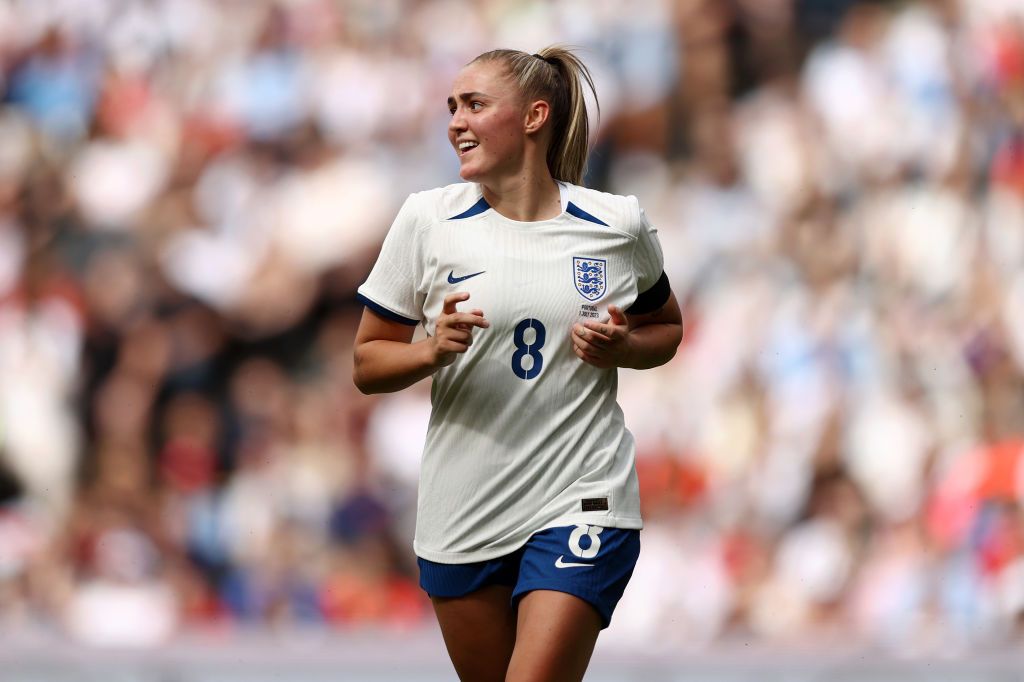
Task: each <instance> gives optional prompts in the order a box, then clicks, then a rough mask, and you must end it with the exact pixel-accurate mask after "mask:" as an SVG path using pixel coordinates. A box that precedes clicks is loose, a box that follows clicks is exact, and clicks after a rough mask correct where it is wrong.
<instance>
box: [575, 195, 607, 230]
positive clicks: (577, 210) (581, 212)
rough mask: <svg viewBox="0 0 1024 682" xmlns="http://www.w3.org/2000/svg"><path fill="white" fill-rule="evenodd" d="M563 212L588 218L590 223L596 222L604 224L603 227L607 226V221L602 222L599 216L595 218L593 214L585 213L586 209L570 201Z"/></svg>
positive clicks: (584, 218)
mask: <svg viewBox="0 0 1024 682" xmlns="http://www.w3.org/2000/svg"><path fill="white" fill-rule="evenodd" d="M565 212H566V213H568V214H569V215H574V216H576V217H577V218H580V219H582V220H589V221H590V222H592V223H597V224H598V225H604V226H605V227H608V223H606V222H604V221H603V220H601V219H600V218H595V217H594V216H592V215H590V214H589V213H587V212H586V211H584V210H583V209H582V208H580V207H579V206H577V205H576V204H574V203H572V202H571V201H570V202H569V205H568V206H566V207H565Z"/></svg>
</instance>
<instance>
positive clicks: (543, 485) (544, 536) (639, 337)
mask: <svg viewBox="0 0 1024 682" xmlns="http://www.w3.org/2000/svg"><path fill="white" fill-rule="evenodd" d="M585 86H586V87H588V88H589V89H590V90H591V92H594V86H593V81H592V80H591V77H590V74H589V72H588V70H587V68H586V66H585V65H584V64H583V63H582V62H581V61H580V60H579V59H578V58H577V57H576V55H575V54H573V53H572V52H571V51H569V50H567V49H564V48H562V47H557V46H556V47H549V48H546V49H544V50H541V51H540V52H539V53H537V54H527V53H524V52H519V51H516V50H494V51H492V52H487V53H485V54H482V55H480V56H479V57H477V58H476V59H474V60H473V61H472V62H470V63H469V64H468V65H466V67H465V68H463V69H462V70H461V71H460V72H459V74H458V76H457V77H456V79H455V82H454V85H453V88H452V92H451V95H450V97H449V98H448V108H449V110H450V111H451V114H452V118H451V123H450V124H449V126H448V137H449V140H450V141H451V144H452V147H453V148H454V150H455V153H456V154H457V155H458V158H459V162H460V175H461V177H462V179H463V180H465V181H466V182H464V183H461V184H455V185H450V186H448V187H442V188H438V189H433V190H429V191H425V192H420V193H417V194H413V195H411V196H410V197H409V198H408V200H407V201H406V202H405V204H404V205H403V207H402V209H401V210H400V212H399V214H398V217H397V219H396V220H395V222H394V225H392V227H391V230H390V232H389V233H388V236H387V238H386V240H385V242H384V245H383V247H382V249H381V253H380V256H379V257H378V259H377V263H376V265H375V266H374V268H373V270H372V272H371V273H370V275H369V277H368V279H367V281H366V282H365V283H364V284H363V285H362V286H361V287H360V288H359V297H360V300H361V301H362V302H363V303H364V305H365V306H366V307H365V310H364V312H363V317H362V320H361V322H360V325H359V330H358V332H357V337H356V345H355V368H354V372H353V374H354V377H353V378H354V381H355V383H356V385H357V386H358V387H359V388H360V390H362V391H363V392H365V393H379V392H387V391H397V390H401V389H403V388H405V387H407V386H409V385H411V384H413V383H415V382H417V381H420V380H421V379H424V378H426V377H428V376H429V377H432V378H433V386H432V393H431V399H432V413H431V419H430V425H429V428H428V432H427V438H426V444H425V446H424V451H423V463H422V471H421V477H420V488H419V499H418V509H417V523H416V538H415V542H414V549H415V552H416V555H417V557H418V560H419V566H420V584H421V585H422V587H423V588H424V589H425V590H426V591H427V593H428V594H429V595H430V597H431V600H432V603H433V605H434V610H435V613H436V615H437V619H438V622H439V623H440V626H441V631H442V633H443V636H444V640H445V644H446V646H447V648H448V653H449V655H450V656H451V659H452V662H453V664H454V666H455V669H456V671H457V672H458V675H459V677H460V679H462V680H467V681H478V680H479V681H485V680H534V681H536V680H558V681H559V682H565V681H566V680H579V679H582V677H583V674H584V672H585V671H586V668H587V665H588V663H589V661H590V656H591V654H592V652H593V649H594V644H595V642H596V640H597V637H598V634H599V632H600V631H601V629H603V628H604V627H607V625H608V623H609V621H610V620H611V616H612V611H613V610H614V608H615V605H616V603H617V602H618V600H619V598H620V597H621V596H622V593H623V590H624V589H625V587H626V583H627V582H628V580H629V577H630V575H631V574H632V572H633V567H634V566H635V564H636V560H637V557H638V555H639V551H640V539H639V530H640V528H641V526H642V521H641V518H640V503H639V494H638V486H637V478H636V471H635V467H634V454H635V453H634V445H633V438H632V436H631V435H630V433H629V431H627V430H626V428H625V425H624V423H623V417H622V411H621V409H620V408H619V406H618V404H617V403H616V399H615V396H616V386H617V378H616V368H618V367H632V368H638V369H643V368H650V367H656V366H658V365H661V364H664V363H665V362H667V361H668V360H669V359H671V358H672V356H673V355H674V353H675V350H676V347H677V346H678V345H679V342H680V340H681V338H682V322H681V317H680V312H679V306H678V304H677V302H676V299H675V296H674V295H673V293H672V291H671V289H670V287H669V284H668V280H667V278H666V277H665V273H664V271H663V269H662V267H663V261H662V253H661V248H660V245H659V243H658V238H657V233H656V230H655V229H654V228H653V227H651V225H650V224H649V223H648V222H647V219H646V218H645V216H644V213H643V211H642V210H641V209H640V207H639V205H638V202H637V200H636V198H634V197H621V196H615V195H611V194H605V193H602V192H597V191H594V190H590V189H586V188H584V187H581V186H580V184H581V181H582V176H583V169H584V166H585V164H586V159H587V151H588V150H587V127H588V124H587V109H586V103H585V101H584V96H583V95H584V87H585ZM594 94H595V97H596V93H594ZM419 324H422V325H423V326H424V328H425V329H426V332H427V336H426V338H424V339H423V340H421V341H417V342H416V343H412V339H413V331H414V327H415V326H416V325H419Z"/></svg>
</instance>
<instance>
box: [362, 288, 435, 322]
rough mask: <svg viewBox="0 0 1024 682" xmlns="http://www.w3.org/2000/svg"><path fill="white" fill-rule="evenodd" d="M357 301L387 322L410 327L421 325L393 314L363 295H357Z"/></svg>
mask: <svg viewBox="0 0 1024 682" xmlns="http://www.w3.org/2000/svg"><path fill="white" fill-rule="evenodd" d="M356 300H357V301H359V302H360V303H362V304H363V305H365V306H366V307H367V308H369V309H370V310H372V311H373V312H375V313H377V314H378V315H380V316H381V317H383V318H384V319H386V320H391V321H392V322H401V323H402V324H405V325H409V326H410V327H415V326H416V325H418V324H419V323H420V321H419V320H413V319H410V318H408V317H403V316H402V315H399V314H398V313H395V312H391V311H390V310H388V309H387V308H385V307H384V306H382V305H381V304H380V303H377V302H376V301H371V300H370V299H368V298H366V297H365V296H363V295H362V294H356Z"/></svg>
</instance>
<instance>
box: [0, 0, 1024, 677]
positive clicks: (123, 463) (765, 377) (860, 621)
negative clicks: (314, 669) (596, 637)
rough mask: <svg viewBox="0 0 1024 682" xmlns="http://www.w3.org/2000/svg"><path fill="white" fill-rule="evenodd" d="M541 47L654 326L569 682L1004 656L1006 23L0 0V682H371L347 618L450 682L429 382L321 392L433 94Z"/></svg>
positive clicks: (974, 11) (736, 0)
mask: <svg viewBox="0 0 1024 682" xmlns="http://www.w3.org/2000/svg"><path fill="white" fill-rule="evenodd" d="M554 42H565V43H570V44H573V45H577V46H579V47H580V48H581V51H580V55H581V56H582V57H583V59H584V60H585V62H586V63H587V64H588V65H589V66H590V68H591V69H592V70H593V72H594V75H595V78H596V81H597V86H598V90H599V97H600V103H601V118H600V123H599V125H596V118H595V135H594V152H593V155H592V158H591V163H590V169H589V171H588V177H587V184H588V185H589V186H591V187H595V188H598V189H602V190H606V191H610V192H615V193H620V194H635V195H637V196H638V197H639V199H640V202H641V205H642V206H643V207H644V208H645V209H646V211H647V213H648V215H649V216H650V218H651V220H652V222H653V223H654V224H655V225H656V226H657V227H658V228H659V231H660V237H661V240H662V244H663V246H664V250H665V261H666V266H665V267H666V271H667V273H668V275H669V277H670V279H671V282H672V285H673V289H674V290H675V292H676V295H677V296H678V298H679V300H680V301H681V302H682V303H683V307H684V318H685V330H686V336H685V339H684V341H683V345H682V347H681V348H680V351H679V353H678V354H677V356H676V357H675V359H674V360H673V361H672V362H671V363H670V364H668V365H667V366H664V367H661V368H659V369H656V370H652V371H645V372H631V371H623V372H621V389H620V403H621V404H622V406H623V409H624V410H625V412H626V417H627V424H628V425H629V426H630V428H631V430H632V431H633V432H634V434H635V435H636V437H637V443H638V453H637V468H638V471H639V475H640V480H641V486H642V497H643V506H644V513H645V518H646V524H647V525H646V528H645V530H644V532H643V536H642V537H643V545H644V549H643V553H642V556H641V559H640V563H639V565H638V566H637V569H636V573H635V575H634V577H633V580H632V582H631V584H630V587H629V589H628V590H627V592H626V595H625V597H624V599H623V601H622V602H621V604H620V605H619V608H618V611H617V612H616V615H615V619H614V621H613V624H612V626H611V628H610V629H609V630H608V631H606V632H605V633H604V635H602V638H601V640H600V641H599V644H598V654H597V658H596V659H595V661H596V662H598V663H600V662H601V661H608V662H609V663H608V665H609V666H611V667H607V668H602V667H601V666H593V667H592V672H593V675H594V677H593V679H632V678H631V677H629V675H630V674H631V673H629V672H628V665H627V663H628V661H630V660H632V659H631V658H630V657H631V656H634V657H639V656H640V655H641V654H640V652H646V653H645V654H644V655H646V656H648V658H647V659H645V660H648V661H651V660H661V661H669V663H665V664H664V665H663V666H662V667H657V665H655V664H651V665H652V666H654V667H648V668H645V670H646V672H645V673H644V674H645V677H644V679H645V680H653V679H662V678H658V677H657V674H661V673H657V671H662V672H664V671H666V670H669V671H671V670H675V671H677V673H676V674H679V675H681V674H682V673H681V672H678V671H683V670H686V669H687V668H686V663H687V661H697V660H714V659H713V657H714V655H715V652H722V651H733V652H735V651H739V652H743V651H745V650H746V651H751V650H753V649H757V650H758V651H760V652H762V654H764V655H767V656H769V657H771V656H772V655H773V652H786V651H790V652H792V651H804V652H806V651H815V652H818V653H819V654H820V652H823V651H824V652H828V651H839V650H843V651H860V652H865V651H866V652H871V656H870V657H869V658H872V657H873V660H879V659H880V658H885V657H890V658H892V659H893V660H901V659H906V658H914V657H920V658H921V659H922V660H923V659H927V658H932V659H934V658H936V657H937V658H940V659H943V660H947V661H948V660H965V661H970V660H981V659H982V658H984V657H987V656H992V655H994V652H1000V651H1005V650H1008V649H1011V648H1012V647H1013V646H1014V645H1015V644H1018V643H1020V641H1021V639H1022V635H1024V514H1022V506H1021V501H1022V498H1024V467H1022V466H1021V465H1020V461H1021V458H1022V454H1024V3H1022V2H1021V1H1020V0H917V1H909V0H908V1H903V2H896V1H882V0H875V1H870V2H868V1H859V2H857V1H853V0H643V1H637V2H630V3H623V2H613V1H611V0H558V1H554V0H552V1H538V0H528V1H522V0H516V1H514V2H513V1H510V0H481V1H475V2H471V1H469V0H418V1H417V0H288V1H285V0H281V1H277V2H270V1H269V0H268V1H264V0H0V664H2V665H0V678H2V679H40V680H42V679H71V678H66V677H59V675H62V674H70V673H67V670H70V669H71V668H76V666H77V668H76V669H77V671H78V672H77V674H85V673H84V672H83V670H85V669H86V668H87V666H86V668H83V667H82V666H81V665H80V664H76V666H71V665H70V664H69V665H68V666H66V668H67V670H65V669H64V668H61V669H57V668H53V669H48V670H50V672H49V673H48V674H49V675H50V677H47V676H46V675H45V674H42V673H39V672H38V670H36V668H32V666H37V667H38V666H39V665H42V662H43V661H52V660H54V657H55V656H57V657H58V658H59V655H58V653H57V652H67V651H78V652H83V651H84V652H90V651H91V652H96V651H108V652H109V651H120V652H125V651H135V652H148V654H146V655H150V656H158V655H160V654H159V652H165V654H164V655H166V652H168V651H187V650H188V649H187V645H184V644H182V643H183V642H186V643H187V642H193V646H199V647H203V650H204V651H206V652H207V653H206V655H207V656H214V657H216V656H218V655H220V654H218V653H217V652H228V654H226V655H227V656H229V657H230V656H232V655H233V654H231V653H230V652H244V653H239V654H238V656H237V660H239V661H240V660H242V659H243V658H245V657H246V656H250V660H253V659H252V658H251V656H252V655H255V654H259V656H257V658H259V660H261V661H263V662H264V664H268V665H269V663H268V661H272V660H282V659H281V658H277V659H275V658H272V657H271V658H267V654H268V651H275V650H276V651H278V652H280V653H279V656H280V657H284V658H285V659H287V658H288V657H289V656H290V657H291V659H293V660H298V661H306V662H307V663H308V661H309V660H311V659H312V658H316V656H314V655H312V654H311V653H310V652H313V651H315V652H319V653H318V654H317V655H318V656H321V657H327V658H330V656H331V655H334V656H336V658H337V660H335V659H332V660H335V663H337V662H338V661H340V660H342V659H343V658H344V655H345V654H344V653H338V652H348V653H351V654H352V655H356V654H357V653H358V654H360V655H362V656H363V658H362V659H360V660H362V661H363V662H362V663H360V664H358V665H361V666H362V668H359V669H360V670H362V671H363V672H362V673H360V674H361V675H363V676H362V677H357V678H353V679H371V677H372V674H373V671H379V670H381V669H387V668H388V665H389V661H390V664H394V663H395V659H394V657H393V654H392V657H391V658H390V659H389V658H388V656H387V655H384V656H382V657H380V659H379V660H378V659H374V658H373V656H372V655H371V654H368V653H367V648H366V647H367V646H370V649H372V646H371V645H367V644H366V642H367V641H369V640H368V639H367V633H375V634H374V637H373V638H371V639H373V641H378V642H380V641H386V642H390V644H387V645H385V646H383V649H382V651H383V652H384V654H387V652H388V651H393V650H394V647H401V649H402V651H404V652H405V653H406V654H408V655H411V656H413V660H422V661H423V665H422V666H421V667H419V668H418V669H417V670H418V673H413V672H406V673H394V674H395V675H397V677H395V678H394V679H428V678H429V679H435V678H431V677H429V671H431V670H434V671H436V674H437V675H438V677H437V678H436V679H449V678H450V676H451V674H450V673H449V672H448V671H449V670H450V668H449V667H448V664H447V661H446V658H445V657H444V652H443V650H442V647H441V644H440V639H439V637H438V636H437V632H436V626H435V624H434V619H433V614H432V611H431V609H430V606H429V602H428V601H427V599H426V598H425V596H424V595H423V594H422V593H421V592H420V590H419V588H418V587H417V582H416V581H417V573H416V565H415V558H414V556H413V553H412V548H411V536H412V526H413V521H414V519H413V516H414V512H415V495H416V480H417V473H418V461H419V454H420V447H421V444H422V436H423V433H424V432H425V429H426V419H427V415H428V412H429V385H428V382H423V383H422V384H420V385H418V386H416V387H413V388H412V389H408V390H406V391H403V392H401V393H398V394H393V395H383V396H372V397H368V396H363V395H361V394H359V393H358V391H356V390H355V388H354V387H353V386H352V382H351V377H350V372H351V354H352V353H351V351H352V340H353V335H354V332H355V327H356V324H357V321H358V318H359V316H360V314H361V308H360V306H358V305H357V303H356V302H355V299H354V294H355V290H356V287H357V286H358V285H359V284H360V283H361V282H362V281H363V279H364V278H365V276H366V274H367V273H368V271H369V268H370V266H371V265H372V263H373V261H374V259H375V257H376V254H377V251H378V249H379V246H380V243H381V241H382V239H383V237H384V235H385V233H386V231H387V229H388V227H389V225H390V223H391V220H392V219H393V217H394V215H395V213H396V211H397V209H398V207H399V206H400V205H401V203H402V201H403V200H404V199H405V197H406V196H407V194H408V193H409V192H413V191H419V190H422V189H426V188H430V187H434V186H439V185H445V184H449V183H452V182H458V181H459V178H458V171H457V168H458V165H457V159H456V157H455V154H454V153H453V152H452V150H451V149H450V148H449V146H448V142H447V138H446V132H445V129H446V125H447V119H448V112H447V107H446V104H445V99H446V97H447V94H448V91H449V87H450V84H451V80H452V78H453V76H454V75H455V73H456V72H457V71H458V69H459V68H460V67H461V66H462V65H463V64H465V63H466V62H467V61H469V60H470V59H471V58H472V57H474V56H475V55H477V54H479V53H480V52H483V51H485V50H488V49H492V48H494V47H499V46H500V47H514V48H520V49H523V50H526V51H528V52H533V51H536V50H538V49H539V48H541V47H543V46H545V45H547V44H550V43H554ZM381 638H383V639H381ZM282 641H285V642H291V643H292V644H290V645H286V646H283V645H281V642H282ZM245 642H248V643H249V644H248V645H246V644H244V643H245ZM253 642H263V643H270V644H269V645H268V646H269V648H268V646H264V645H263V644H255V645H254V644H253ZM417 643H418V644H417ZM182 646H186V648H185V649H180V648H179V649H176V648H175V647H182ZM246 646H248V649H246V648H245V647H246ZM275 647H276V648H275ZM417 647H418V648H417ZM211 651H212V652H214V653H210V652H211ZM5 652H6V653H5ZM332 652H333V654H332ZM415 652H419V653H415ZM629 652H633V653H632V654H631V653H629ZM83 655H84V656H85V658H84V659H82V660H86V661H90V660H92V661H95V660H98V659H97V658H96V656H97V655H96V654H83ZM90 656H92V658H90ZM181 656H183V657H187V654H181ZM652 656H653V657H654V658H650V657H652ZM709 656H710V657H712V659H708V658H707V657H709ZM417 657H419V659H417ZM602 657H603V658H602ZM103 660H108V659H106V658H104V659H103ZM149 660H153V659H152V658H150V659H149ZM182 660H184V659H182ZM217 660H220V659H217ZM636 660H639V658H637V659H636ZM718 660H719V661H720V663H719V664H720V665H725V664H724V663H721V661H724V660H734V659H732V658H730V657H729V656H725V657H720V659H718ZM773 660H774V659H773ZM783 660H785V659H783ZM988 660H991V659H988ZM615 661H617V662H618V663H615ZM672 661H676V662H678V661H681V662H682V663H681V665H676V664H674V663H671V662H672ZM179 663H180V660H179ZM332 665H333V664H332ZM358 665H357V666H356V668H358ZM615 665H620V667H619V668H614V666H615ZM19 666H20V667H19ZM431 666H433V667H431ZM622 666H627V667H622ZM356 668H352V670H355V669H356ZM30 669H31V670H36V672H35V673H31V672H30ZM230 669H231V668H230V666H229V667H228V668H224V669H220V670H221V671H222V674H221V677H218V678H217V679H236V678H232V677H230V675H229V674H228V673H227V672H224V670H229V671H230ZM712 669H713V664H712ZM1018 669H1019V668H1018ZM4 670H6V673H4V672H3V671H4ZM175 670H176V671H177V672H174V671H175ZM291 670H292V671H293V673H294V671H295V670H299V668H295V667H292V668H291ZM338 670H339V668H335V669H334V671H335V672H337V671H338ZM609 670H619V671H620V672H618V673H610V672H608V671H609ZM765 670H766V669H765V668H762V669H761V672H760V676H759V677H757V679H766V678H765V677H764V675H765V674H767V673H765ZM62 671H63V672H62ZM168 671H171V672H168ZM602 671H604V672H602ZM250 672H251V671H250ZM307 672H308V671H307ZM904 673H906V671H904ZM5 674H6V675H7V677H4V675H5ZM119 674H122V675H124V674H125V673H123V672H122V673H119ZM136 674H137V675H138V677H131V676H130V675H129V676H128V677H124V676H122V677H121V678H120V679H145V680H150V679H153V680H156V679H159V680H172V679H173V680H192V679H200V677H198V676H196V675H199V673H198V672H196V673H195V674H194V675H193V676H189V674H188V673H186V672H182V669H181V668H180V666H179V668H175V667H174V665H173V664H171V663H168V664H167V667H165V669H163V672H160V673H159V674H158V675H157V674H156V673H152V671H151V670H149V669H148V668H139V669H138V670H136ZM602 674H605V675H612V676H611V677H607V678H605V677H600V676H601V675H602ZM664 674H669V673H664ZM709 674H711V673H709ZM809 674H810V673H809ZM31 675H36V676H35V677H31ZM446 675H447V677H446ZM615 675H618V676H617V677H616V676H615ZM314 677H315V675H313V674H312V673H309V674H306V675H303V676H302V679H313V678H314ZM74 679H80V678H77V677H76V678H74ZM81 679H85V678H81ZM89 679H92V678H89ZM97 679H99V678H97ZM102 679H115V677H113V676H110V675H108V676H106V677H104V678H102ZM203 679H206V678H203ZM237 679H255V678H254V677H252V676H250V677H238V678H237ZM274 679H281V678H279V677H275V678H274ZM372 679H376V678H372ZM588 679H590V678H588ZM664 679H684V677H671V678H669V677H665V678H664ZM685 679H690V678H685ZM705 679H707V678H705ZM721 679H725V678H724V677H721ZM729 679H741V678H740V677H736V678H729ZM742 679H747V678H745V677H744V678H742ZM786 679H803V678H794V677H787V678H786ZM808 679H810V678H808ZM813 679H819V678H817V677H814V678H813ZM832 679H835V676H834V675H833V676H832ZM851 679H852V678H851ZM871 679H880V678H876V677H872V678H871ZM893 679H907V675H906V674H902V676H900V675H897V676H895V677H893ZM943 679H953V677H949V676H945V677H943ZM978 679H980V678H978ZM985 679H994V678H991V677H988V678H985ZM998 679H1003V678H998ZM1006 679H1010V678H1006ZM1013 679H1016V678H1013Z"/></svg>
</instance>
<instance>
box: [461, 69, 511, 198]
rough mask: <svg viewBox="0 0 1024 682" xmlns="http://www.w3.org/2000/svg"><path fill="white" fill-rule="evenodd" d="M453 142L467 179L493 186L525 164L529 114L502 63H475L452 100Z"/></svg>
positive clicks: (463, 176)
mask: <svg viewBox="0 0 1024 682" xmlns="http://www.w3.org/2000/svg"><path fill="white" fill-rule="evenodd" d="M448 109H449V111H451V112H452V120H451V123H449V124H448V139H449V140H450V141H451V143H452V146H453V147H454V148H455V153H456V154H458V155H459V163H460V170H459V175H460V176H461V177H462V179H463V180H467V181H470V182H479V183H483V184H492V183H494V182H495V181H496V180H498V179H500V178H502V177H507V176H509V175H511V174H514V173H516V172H517V171H518V170H519V169H520V168H521V167H522V164H523V147H524V142H525V139H526V133H525V130H524V124H525V119H524V112H523V110H522V107H521V103H520V101H519V93H518V92H517V90H516V86H515V84H514V83H513V82H512V80H511V79H510V78H508V76H506V75H505V69H504V67H503V66H502V65H501V64H500V63H497V62H476V63H473V64H469V65H468V66H466V67H465V68H463V69H462V71H460V72H459V75H458V76H456V78H455V83H454V84H453V85H452V93H451V95H449V97H448Z"/></svg>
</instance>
